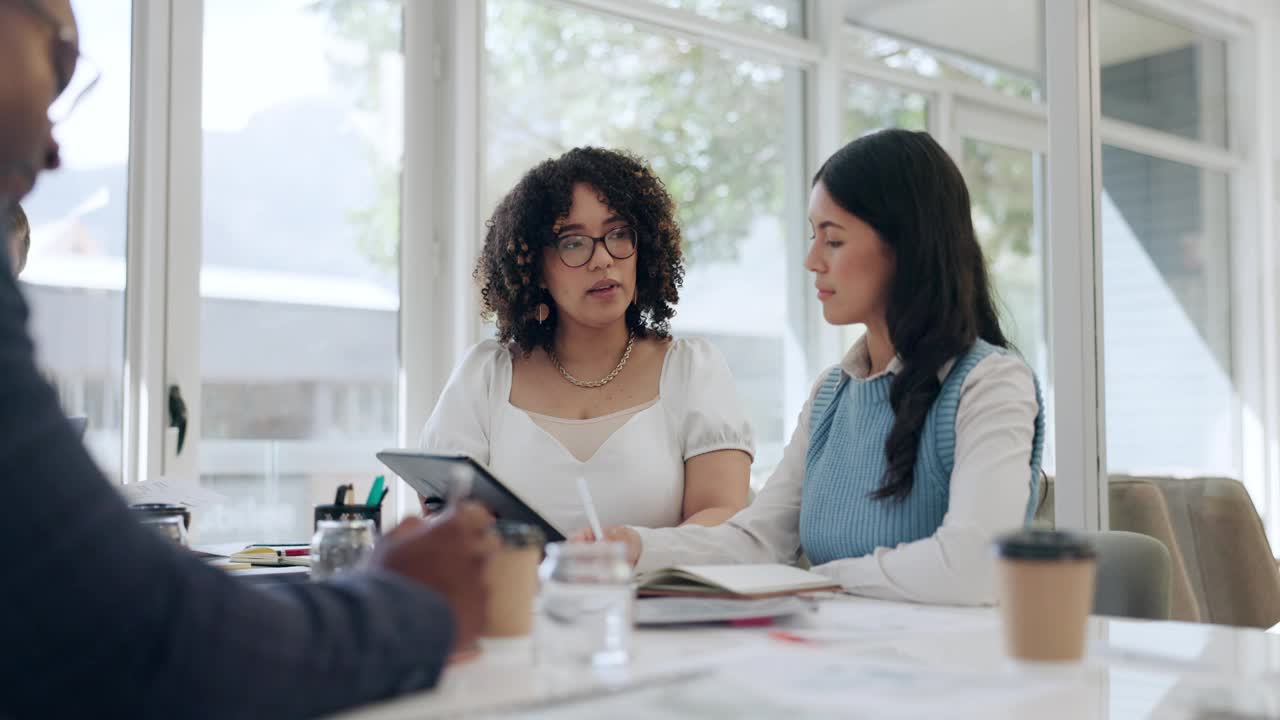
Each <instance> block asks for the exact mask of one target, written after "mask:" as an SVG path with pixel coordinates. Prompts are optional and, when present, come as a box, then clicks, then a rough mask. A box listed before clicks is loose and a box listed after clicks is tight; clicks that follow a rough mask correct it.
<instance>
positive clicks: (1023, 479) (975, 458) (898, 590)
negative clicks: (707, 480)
mask: <svg viewBox="0 0 1280 720" xmlns="http://www.w3.org/2000/svg"><path fill="white" fill-rule="evenodd" d="M952 365H954V361H951V362H948V363H946V364H945V365H944V366H943V367H942V369H941V371H940V372H939V378H940V379H942V378H945V377H946V375H947V374H948V373H949V372H950V371H951V367H952ZM839 367H840V368H841V370H843V371H844V372H845V373H847V374H848V375H850V376H851V377H854V378H858V379H865V380H869V379H872V378H873V377H879V376H880V375H883V374H885V373H896V372H899V371H901V369H902V362H901V360H900V359H899V358H896V357H895V358H894V359H893V360H891V361H890V362H889V365H888V367H886V368H885V370H884V371H883V372H881V373H877V374H876V375H874V376H871V375H869V371H870V357H869V355H868V351H867V346H866V337H865V336H863V337H862V338H860V339H859V340H858V341H857V342H856V343H854V345H853V347H852V348H850V350H849V352H848V353H847V354H846V355H845V357H844V360H843V361H842V362H841V364H840V365H839ZM826 376H827V371H824V372H823V373H822V374H821V375H819V380H818V382H816V383H815V384H814V387H813V390H812V391H811V392H810V394H809V401H808V402H806V403H805V406H804V408H803V409H802V410H801V411H800V418H799V421H798V422H797V424H796V430H795V433H794V434H793V435H792V436H791V442H790V443H788V444H787V448H786V450H785V451H784V452H783V456H782V462H781V463H779V465H778V467H777V469H776V470H774V473H773V475H772V476H771V477H770V478H769V480H768V482H767V483H766V484H765V486H764V488H763V489H762V490H761V491H760V495H759V496H758V497H757V498H756V499H755V501H754V502H753V503H752V504H751V505H750V506H748V507H747V508H746V509H744V510H743V511H742V512H740V513H738V514H737V515H734V516H733V517H732V518H730V519H729V520H728V521H727V522H726V523H725V524H723V525H719V526H716V527H698V526H684V527H680V528H672V529H664V530H650V529H644V528H636V530H637V531H638V532H639V533H640V537H641V540H642V542H643V548H642V553H641V555H640V561H639V563H638V564H637V566H636V569H637V570H638V571H646V570H652V569H655V568H659V567H664V566H668V565H675V564H714V563H731V562H744V563H762V562H784V563H790V562H794V561H795V560H796V559H797V558H798V557H799V554H800V550H801V548H800V497H801V488H802V486H803V485H804V468H805V455H806V453H807V451H808V448H809V414H810V407H811V405H812V403H813V396H814V395H815V394H816V393H817V390H818V388H819V387H820V386H821V384H822V379H823V378H825V377H826ZM1038 410H1039V407H1038V404H1037V402H1036V392H1035V381H1034V378H1033V376H1032V374H1031V369H1030V368H1028V367H1027V365H1026V363H1025V362H1024V361H1023V360H1022V359H1021V358H1019V357H1017V356H1016V355H1004V354H999V353H993V354H991V355H989V356H987V357H986V358H984V359H983V360H981V361H980V362H978V364H977V365H975V366H974V368H973V370H971V371H970V372H969V374H968V376H966V377H965V380H964V383H963V384H962V385H961V388H960V403H959V407H958V408H957V410H956V452H955V466H954V468H953V469H952V472H951V494H950V500H949V505H948V507H947V513H946V515H945V516H944V517H943V519H942V525H941V526H939V528H938V530H937V532H935V533H934V534H933V535H931V536H929V537H927V538H924V539H921V540H917V541H914V542H907V543H902V544H900V545H898V546H897V547H892V548H877V549H876V550H875V551H874V552H872V553H871V554H870V555H864V556H862V557H857V558H845V559H842V560H835V561H833V562H829V563H826V564H824V565H819V566H817V567H815V568H813V570H814V571H815V572H819V573H822V574H824V575H827V576H828V577H830V578H832V579H833V580H836V581H837V582H839V583H840V584H841V585H843V586H844V588H845V590H846V591H848V592H851V593H854V594H857V595H865V596H868V597H876V598H883V599H889V600H910V601H914V602H925V603H937V604H955V605H984V604H992V603H994V602H995V582H994V566H993V562H992V558H991V548H990V545H991V541H992V539H993V538H994V537H995V536H996V535H998V534H1000V533H1002V532H1004V531H1006V530H1012V529H1015V528H1018V527H1021V526H1022V524H1023V521H1024V519H1025V516H1026V509H1027V500H1028V497H1029V495H1030V487H1029V485H1028V480H1029V479H1030V478H1029V473H1030V470H1029V468H1030V463H1031V447H1032V442H1033V440H1034V436H1035V417H1036V413H1037V411H1038Z"/></svg>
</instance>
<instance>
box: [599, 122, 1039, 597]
mask: <svg viewBox="0 0 1280 720" xmlns="http://www.w3.org/2000/svg"><path fill="white" fill-rule="evenodd" d="M809 222H810V224H811V226H812V229H813V239H812V246H811V247H810V249H809V254H808V256H807V257H806V259H805V267H806V268H807V269H808V270H809V271H811V272H813V273H814V276H815V283H814V284H815V286H816V288H817V292H818V298H819V300H820V301H821V302H822V312H823V317H824V318H825V319H826V320H827V322H829V323H832V324H835V325H851V324H863V325H865V326H866V333H865V334H864V335H863V336H862V337H861V338H860V339H859V340H858V341H857V342H856V343H854V345H853V347H852V348H851V349H850V350H849V352H848V354H847V355H846V356H845V357H844V360H843V361H842V362H841V363H840V364H839V365H836V366H834V367H832V368H830V369H829V370H827V371H826V372H823V373H822V374H821V375H820V376H819V378H818V380H817V382H816V383H815V384H814V387H813V391H812V394H811V396H810V399H809V402H808V403H806V405H805V407H804V409H803V410H802V411H801V413H800V418H799V422H798V426H797V428H796V431H795V434H794V435H793V436H792V438H791V442H790V444H789V445H788V446H787V449H786V452H785V454H784V456H783V460H782V463H781V464H780V465H779V467H778V469H777V471H776V472H775V473H774V475H773V477H772V478H770V480H769V482H768V483H767V484H766V485H765V487H764V489H763V490H762V491H761V493H760V496H759V497H758V498H757V499H756V500H755V502H754V503H752V504H751V505H750V506H749V507H747V508H746V509H745V510H743V511H742V512H740V513H738V514H737V515H735V516H734V517H733V518H731V519H730V520H729V521H728V522H727V523H725V524H723V525H721V526H719V527H712V528H676V529H665V530H651V529H640V528H630V527H618V528H613V529H611V530H609V531H608V532H607V534H608V535H610V536H611V537H613V538H615V539H619V540H623V541H625V542H627V544H628V545H629V548H630V551H631V557H632V559H633V560H638V565H639V567H640V569H641V570H648V569H653V568H656V567H661V566H665V565H670V564H675V563H716V562H793V561H795V560H797V558H798V557H800V555H801V553H803V554H804V555H806V556H807V558H808V560H809V561H810V562H811V563H812V564H813V569H814V570H815V571H817V572H821V573H823V574H826V575H829V576H830V577H831V578H833V579H834V580H837V581H838V582H840V583H841V584H842V585H843V586H844V587H845V588H846V589H847V590H849V591H851V592H855V593H858V594H863V595H870V596H874V597H883V598H892V599H906V600H914V601H918V602H935V603H954V604H984V603H990V602H992V601H993V600H994V590H993V581H992V575H991V562H990V558H989V552H990V550H989V545H990V542H991V539H992V537H993V536H994V535H996V534H998V533H999V532H1002V531H1004V530H1008V529H1011V528H1016V527H1019V526H1021V525H1023V524H1024V523H1025V522H1026V520H1027V519H1028V518H1029V517H1030V515H1031V512H1032V510H1033V509H1034V507H1035V504H1036V501H1037V499H1038V495H1039V489H1040V488H1039V482H1040V457H1041V449H1042V447H1043V442H1044V414H1043V403H1042V402H1041V400H1040V392H1039V386H1038V384H1037V382H1036V379H1035V376H1034V375H1033V373H1032V371H1031V369H1030V368H1029V367H1028V366H1027V365H1026V363H1025V362H1024V361H1023V360H1022V358H1021V357H1020V356H1018V355H1017V354H1016V353H1015V352H1013V351H1012V349H1011V348H1010V344H1009V341H1008V339H1007V338H1006V337H1005V334H1004V332H1003V331H1002V330H1001V328H1000V321H999V318H998V317H997V314H996V310H995V303H994V301H993V298H992V291H991V283H990V279H989V277H988V275H987V268H986V261H985V259H984V258H983V255H982V249H981V247H980V246H979V245H978V241H977V238H976V236H975V233H974V229H973V222H972V220H971V217H970V210H969V192H968V190H967V188H966V187H965V183H964V179H963V178H962V177H961V175H960V171H959V169H958V168H957V167H956V165H955V163H954V162H952V160H951V158H950V157H948V156H947V154H946V152H945V151H944V150H943V149H942V148H941V147H940V146H939V145H938V144H937V142H935V141H934V140H933V138H931V137H930V136H929V135H928V134H926V133H920V132H908V131H903V130H885V131H881V132H878V133H875V134H873V135H869V136H866V137H863V138H861V139H859V140H855V141H854V142H851V143H849V144H848V145H846V146H845V147H843V148H841V149H840V150H839V151H838V152H836V154H835V155H833V156H831V158H830V159H829V160H827V162H826V163H824V164H823V166H822V169H820V170H819V171H818V174H817V176H816V177H815V178H814V180H813V188H812V192H811V194H810V200H809ZM589 535H590V533H589V532H583V533H580V534H579V537H589Z"/></svg>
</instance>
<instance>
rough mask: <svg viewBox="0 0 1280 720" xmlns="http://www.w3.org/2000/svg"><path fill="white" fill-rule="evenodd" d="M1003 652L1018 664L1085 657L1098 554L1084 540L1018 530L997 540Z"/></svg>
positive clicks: (1054, 532) (1067, 534)
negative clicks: (1019, 661) (1003, 641)
mask: <svg viewBox="0 0 1280 720" xmlns="http://www.w3.org/2000/svg"><path fill="white" fill-rule="evenodd" d="M995 550H996V577H997V580H996V582H997V585H998V597H999V601H1000V615H1001V617H1002V618H1003V623H1004V638H1005V648H1006V649H1007V651H1008V653H1009V655H1010V656H1012V657H1014V658H1017V659H1019V660H1031V661H1039V662H1071V661H1076V660H1079V659H1080V658H1082V657H1083V656H1084V646H1085V630H1086V626H1087V624H1088V620H1089V610H1090V609H1091V608H1092V607H1093V587H1094V575H1095V572H1096V570H1097V553H1096V551H1095V550H1094V548H1093V545H1092V544H1091V543H1089V541H1088V540H1087V539H1085V538H1084V537H1082V536H1080V535H1077V534H1074V533H1069V532H1057V531H1051V530H1020V531H1018V532H1015V533H1011V534H1008V535H1004V536H1002V537H1000V538H998V539H997V540H996V543H995Z"/></svg>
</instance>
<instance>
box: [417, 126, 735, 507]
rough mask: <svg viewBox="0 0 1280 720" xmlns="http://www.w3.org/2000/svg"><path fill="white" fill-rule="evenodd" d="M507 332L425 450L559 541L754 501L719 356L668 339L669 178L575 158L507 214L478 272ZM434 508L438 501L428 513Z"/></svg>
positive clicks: (699, 345) (545, 173) (672, 296)
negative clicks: (486, 474)
mask: <svg viewBox="0 0 1280 720" xmlns="http://www.w3.org/2000/svg"><path fill="white" fill-rule="evenodd" d="M475 274H476V279H477V281H478V282H479V284H480V288H481V289H480V292H481V297H482V298H483V304H484V310H485V312H486V314H488V315H491V316H492V317H493V318H494V319H495V320H496V322H497V330H498V337H497V339H496V340H488V341H485V342H482V343H480V344H478V345H476V346H475V347H473V348H472V349H471V350H470V351H469V352H468V353H467V354H466V356H465V358H464V359H463V360H462V362H461V364H459V365H458V367H457V368H455V369H454V372H453V376H452V377H451V378H450V380H449V383H448V385H447V386H446V388H445V390H444V393H443V395H442V396H441V398H440V401H439V403H438V404H437V405H436V408H435V410H434V411H433V412H432V414H431V418H430V419H429V420H428V421H427V424H426V427H425V428H424V430H423V434H422V441H421V444H422V447H423V448H424V449H426V450H431V451H437V452H461V453H465V454H467V455H470V456H471V457H473V458H475V459H476V460H479V461H480V462H481V463H484V464H485V465H487V466H488V467H489V468H490V469H492V470H493V471H494V473H495V474H496V475H497V476H498V477H500V478H502V480H503V482H505V483H507V484H508V485H510V486H512V487H513V488H515V489H516V491H517V492H518V493H519V494H520V495H521V496H522V497H524V498H525V499H526V500H527V501H528V502H529V503H530V504H531V505H532V506H533V507H534V509H536V510H537V511H538V512H539V513H540V514H541V515H542V516H543V517H544V518H546V519H547V520H548V521H549V522H550V523H551V524H552V525H555V526H556V527H558V528H560V529H561V531H562V532H571V531H573V530H576V529H578V528H581V527H584V526H586V525H587V519H586V515H585V513H584V510H583V507H582V501H581V500H580V499H579V496H578V493H577V480H578V478H579V477H582V478H585V479H586V481H587V483H588V485H589V487H590V489H591V495H592V497H593V499H594V500H595V504H596V507H597V510H598V512H599V515H600V519H601V521H602V522H604V523H608V524H619V523H624V524H628V525H639V526H644V527H671V526H675V525H680V524H684V523H695V524H700V525H714V524H716V523H720V522H723V521H724V520H725V519H726V518H728V517H730V516H731V515H733V514H734V513H735V512H737V511H738V510H740V509H741V508H742V507H743V506H744V505H746V500H747V487H748V481H749V475H750V467H751V458H752V454H753V446H752V436H751V427H750V425H749V424H748V422H747V420H746V417H745V415H744V413H743V410H742V407H741V405H740V403H739V401H738V397H737V393H736V391H735V389H734V384H733V379H732V377H731V376H730V374H729V368H728V366H727V364H726V363H725V360H724V357H723V356H722V355H721V354H720V352H719V351H718V350H716V349H715V347H713V346H712V345H711V344H710V343H709V342H707V341H705V340H697V339H673V338H672V337H671V334H670V319H671V317H672V316H673V315H674V314H675V303H676V301H677V300H678V298H679V288H680V284H681V282H682V280H683V277H684V263H683V259H682V255H681V249H680V229H679V227H678V226H677V225H676V221H675V208H674V204H673V203H672V201H671V198H670V196H668V194H667V191H666V189H665V188H664V187H663V185H662V181H661V180H659V179H658V177H657V176H656V175H655V174H654V173H653V171H652V170H651V169H650V168H649V167H648V166H647V165H646V164H645V163H644V162H642V161H641V160H639V159H638V158H636V157H633V156H631V155H629V154H627V153H623V152H618V151H613V150H604V149H599V148H590V147H588V148H576V149H574V150H570V151H569V152H567V153H565V154H564V155H562V156H560V157H559V158H556V159H553V160H547V161H544V162H543V163H541V164H539V165H538V166H537V167H535V168H533V169H532V170H530V171H529V172H528V173H527V174H526V175H525V176H524V177H523V178H521V180H520V181H519V182H518V183H517V184H516V186H515V187H514V188H513V189H512V190H511V191H510V192H509V193H507V196H506V197H505V198H503V199H502V201H501V202H500V203H499V204H498V207H497V209H496V210H495V211H494V214H493V217H492V219H490V221H489V223H488V233H487V234H486V236H485V243H484V249H483V251H482V253H481V256H480V261H479V263H478V264H477V266H476V273H475ZM428 509H430V508H428Z"/></svg>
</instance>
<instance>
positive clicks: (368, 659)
mask: <svg viewBox="0 0 1280 720" xmlns="http://www.w3.org/2000/svg"><path fill="white" fill-rule="evenodd" d="M0 256H3V253H0ZM26 318H27V309H26V306H25V304H24V301H23V299H22V296H21V294H20V293H19V291H18V288H17V284H16V283H15V282H14V280H13V279H12V277H11V276H10V273H9V268H8V261H7V260H6V259H3V258H2V257H0V488H3V491H2V494H0V506H3V509H2V512H0V552H2V553H3V556H4V557H3V560H0V577H2V578H3V581H0V598H2V599H0V642H3V644H4V649H3V651H0V717H14V718H27V717H35V718H55V717H157V718H175V717H184V718H205V717H208V718H241V717H244V718H247V717H270V718H291V717H311V716H315V715H319V714H323V713H327V712H331V711H335V710H338V709H341V708H344V707H348V706H351V705H355V704H358V703H362V702H367V701H372V700H376V699H379V698H385V697H388V696H391V695H394V694H397V693H401V692H405V691H409V690H414V689H418V688H427V687H430V686H432V685H434V684H435V682H436V679H437V678H438V677H439V674H440V671H441V668H442V666H443V664H444V661H445V658H446V657H447V654H448V652H449V649H450V646H451V644H452V638H453V620H452V617H451V615H450V613H449V610H448V607H447V606H446V604H445V603H444V601H443V599H442V598H441V597H440V596H438V595H436V594H435V593H433V592H431V591H429V590H428V589H426V588H425V587H422V586H420V585H418V584H416V583H413V582H411V581H408V580H405V579H403V578H400V577H399V576H393V575H391V574H382V573H377V572H372V573H366V574H362V575H356V576H352V577H350V578H349V579H347V580H343V581H339V582H330V583H312V584H297V585H281V586H279V587H276V588H271V589H264V588H261V587H257V586H253V585H250V584H248V583H244V582H242V581H239V580H237V579H235V578H232V577H229V576H227V575H225V574H224V572H223V571H221V570H218V569H216V568H211V567H208V566H206V565H204V564H203V563H202V562H201V561H199V560H198V559H196V558H194V557H193V556H191V555H189V554H187V553H186V552H185V551H183V550H181V549H180V548H177V547H176V546H171V545H169V544H168V543H167V542H165V541H163V540H162V539H161V538H160V537H159V536H158V535H155V534H154V533H152V532H151V531H150V530H149V529H147V528H144V527H142V526H140V525H138V524H137V523H136V522H135V521H134V520H133V518H132V517H131V515H130V514H129V510H128V508H127V506H126V504H125V502H124V500H123V498H122V496H121V495H120V494H119V493H118V492H117V491H116V489H115V488H113V487H112V486H111V484H110V483H109V481H108V480H107V479H106V478H105V477H104V476H103V474H102V473H101V471H99V469H98V468H97V467H96V466H95V465H94V464H93V462H92V460H91V459H90V458H89V456H88V454H87V453H86V451H85V450H84V447H83V446H82V444H81V443H80V441H79V438H78V437H77V436H76V435H75V434H74V433H73V431H72V430H71V428H70V426H69V424H68V423H67V421H66V419H65V418H64V416H63V413H62V411H61V409H60V408H59V406H58V402H57V398H56V397H55V394H54V392H53V390H52V388H51V387H50V386H49V385H48V384H47V383H46V382H45V381H44V380H43V379H42V378H41V376H40V374H39V373H38V372H37V371H36V366H35V363H34V360H33V351H32V344H31V341H30V339H29V337H28V336H27V333H26V328H25V324H26Z"/></svg>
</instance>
